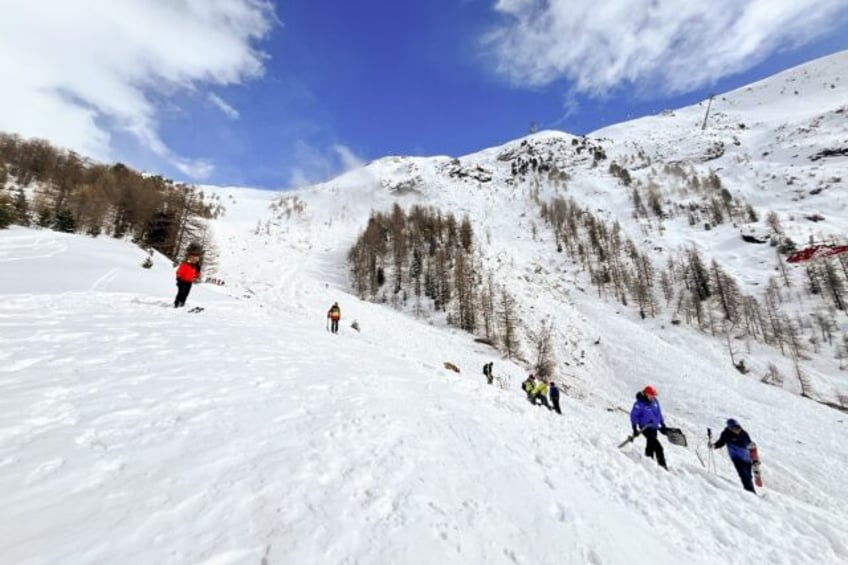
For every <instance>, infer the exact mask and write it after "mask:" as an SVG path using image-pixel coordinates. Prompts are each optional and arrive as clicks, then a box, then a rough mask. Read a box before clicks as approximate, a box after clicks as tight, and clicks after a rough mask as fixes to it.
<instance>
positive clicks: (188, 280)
mask: <svg viewBox="0 0 848 565" xmlns="http://www.w3.org/2000/svg"><path fill="white" fill-rule="evenodd" d="M199 261H200V256H198V255H189V256H188V257H186V260H185V261H183V262H182V264H180V266H179V267H178V268H177V297H176V298H175V299H174V308H180V307H181V306H185V303H186V299H187V298H188V293H189V292H191V284H192V283H193V282H194V281H195V280H196V279H197V277H198V276H200V267H199V266H198V262H199Z"/></svg>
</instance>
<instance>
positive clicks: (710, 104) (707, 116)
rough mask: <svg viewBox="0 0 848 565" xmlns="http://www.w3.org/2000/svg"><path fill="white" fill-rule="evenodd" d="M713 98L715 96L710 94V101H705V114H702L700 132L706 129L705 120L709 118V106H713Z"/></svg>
mask: <svg viewBox="0 0 848 565" xmlns="http://www.w3.org/2000/svg"><path fill="white" fill-rule="evenodd" d="M713 96H715V94H710V99H709V100H708V101H707V113H706V114H704V123H703V124H701V130H705V129H707V118H709V117H710V106H712V104H713Z"/></svg>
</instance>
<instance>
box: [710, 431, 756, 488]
mask: <svg viewBox="0 0 848 565" xmlns="http://www.w3.org/2000/svg"><path fill="white" fill-rule="evenodd" d="M725 445H726V446H727V454H728V455H730V461H732V462H733V466H734V467H736V472H737V473H739V478H740V479H741V480H742V486H743V487H745V490H747V491H750V492H753V493H756V492H757V491H755V490H754V481H753V480H752V479H751V468H752V466H753V462H752V461H751V450H750V446H751V437H750V436H749V435H748V432H746V431H745V430H743V429H742V426H740V425H739V422H737V421H736V420H734V419H733V418H730V419H729V420H728V421H727V427H726V428H724V430H722V432H721V435H720V436H719V438H718V441H717V442H715V443H713V444H711V445H710V447H712V448H713V449H721V448H722V447H724V446H725Z"/></svg>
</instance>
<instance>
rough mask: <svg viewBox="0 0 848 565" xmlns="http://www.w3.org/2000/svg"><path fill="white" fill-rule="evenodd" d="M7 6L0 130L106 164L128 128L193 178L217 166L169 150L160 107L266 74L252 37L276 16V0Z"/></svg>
mask: <svg viewBox="0 0 848 565" xmlns="http://www.w3.org/2000/svg"><path fill="white" fill-rule="evenodd" d="M2 12H3V13H2V17H1V18H0V85H2V87H0V130H2V131H7V132H15V133H19V134H21V135H23V136H35V137H42V138H46V139H48V140H50V141H52V142H54V143H56V144H57V145H60V146H64V147H68V148H71V149H75V150H77V151H79V152H81V153H83V154H85V155H88V156H91V157H94V158H96V159H103V160H110V159H113V158H114V157H115V156H114V147H113V143H112V140H113V138H114V136H115V135H116V134H130V135H132V136H133V137H134V138H135V139H136V140H137V141H138V142H140V143H141V144H142V145H143V146H144V147H145V148H146V149H147V150H149V151H151V152H153V153H154V154H155V155H157V156H158V157H160V158H162V159H165V160H167V161H168V162H169V163H170V164H171V165H173V166H174V167H176V168H178V169H179V170H181V171H183V172H184V173H186V174H191V175H192V176H203V175H207V174H209V173H210V172H211V170H212V164H211V162H209V161H208V160H205V159H189V158H186V157H183V156H180V155H177V154H175V153H174V152H173V151H172V150H171V149H170V148H169V147H168V145H167V144H166V143H165V142H164V141H163V140H162V138H161V137H160V135H159V133H158V121H157V115H158V113H159V111H160V104H161V103H162V102H163V101H167V99H168V98H169V97H170V96H171V95H173V94H175V93H177V92H181V91H182V92H186V91H187V92H195V91H196V90H198V89H199V87H201V86H202V85H205V84H213V85H227V84H236V83H241V82H243V81H246V80H249V79H251V78H253V77H256V76H258V75H260V74H261V73H262V71H263V59H264V55H263V54H262V53H261V52H259V51H257V50H256V48H255V47H254V46H253V43H254V42H255V41H256V40H259V39H261V38H263V37H265V36H266V35H267V34H268V33H269V31H270V29H271V27H272V25H273V24H274V21H275V16H274V12H273V7H272V5H271V4H270V2H269V1H268V0H121V1H120V2H104V1H100V0H76V1H75V2H56V1H52V0H28V1H27V2H7V3H4V6H3V9H2ZM221 102H223V101H221ZM219 107H220V106H219ZM222 109H223V108H222ZM225 112H226V110H225Z"/></svg>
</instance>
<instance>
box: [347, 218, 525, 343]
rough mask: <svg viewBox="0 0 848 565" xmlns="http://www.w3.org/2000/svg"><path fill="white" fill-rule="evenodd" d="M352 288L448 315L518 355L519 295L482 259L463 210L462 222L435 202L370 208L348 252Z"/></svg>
mask: <svg viewBox="0 0 848 565" xmlns="http://www.w3.org/2000/svg"><path fill="white" fill-rule="evenodd" d="M348 264H349V267H350V277H351V282H352V286H353V288H354V290H355V292H356V293H357V295H358V296H359V298H361V299H364V300H371V301H374V302H380V303H390V304H392V305H393V306H395V307H396V308H411V309H412V310H413V311H414V313H416V314H418V315H423V314H425V313H443V314H444V315H445V320H446V323H447V324H448V325H450V326H453V327H457V328H460V329H462V330H465V331H467V332H470V333H474V334H478V335H480V336H481V337H480V340H481V341H483V342H486V343H489V344H490V345H492V346H494V347H497V348H499V349H500V350H501V351H503V352H504V353H505V354H506V355H507V356H508V357H511V358H517V357H520V356H521V351H522V347H521V346H522V343H521V329H520V321H519V316H518V312H517V303H516V300H515V299H514V298H513V297H512V296H511V295H510V294H509V293H508V292H507V291H506V289H505V288H504V287H502V286H499V285H496V284H495V282H494V276H493V274H492V273H490V272H487V271H486V270H485V269H484V268H483V267H482V265H481V262H480V259H479V253H477V252H476V251H475V233H474V229H473V227H472V225H471V220H470V219H469V217H468V216H467V215H466V216H464V217H463V218H462V219H461V220H458V219H457V218H456V216H454V215H453V214H452V213H447V214H444V213H442V212H441V211H439V210H437V209H436V208H433V207H426V206H418V205H416V206H412V207H411V208H410V209H409V211H408V212H407V211H405V210H404V209H403V208H401V207H400V205H398V204H395V205H394V206H393V207H392V210H391V211H390V212H388V213H383V212H372V213H371V216H370V217H369V219H368V223H367V225H366V227H365V229H364V230H363V231H362V233H361V234H360V235H359V237H358V238H357V240H356V242H355V243H354V245H353V246H352V247H351V249H350V251H349V252H348Z"/></svg>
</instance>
